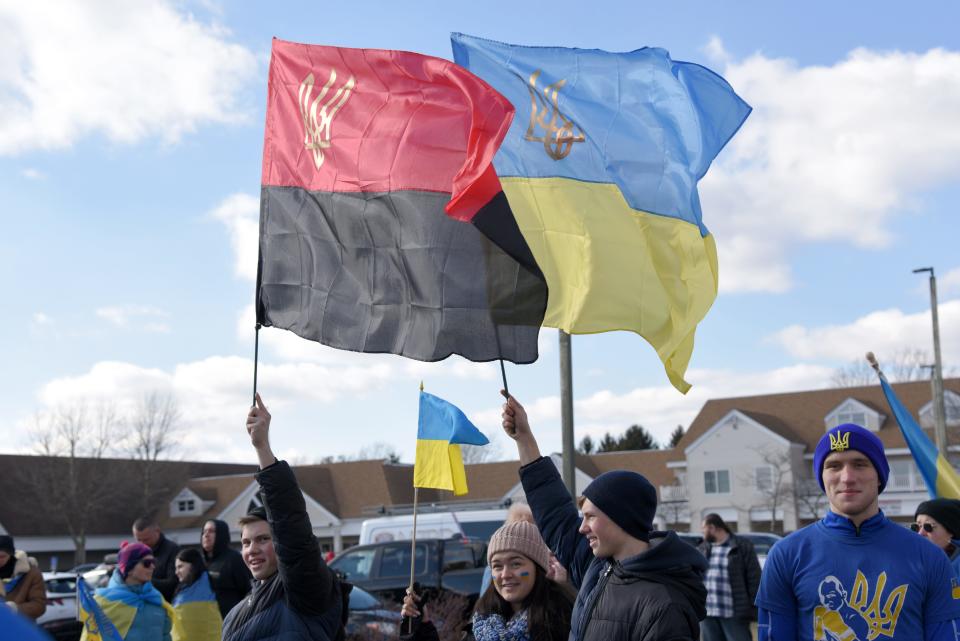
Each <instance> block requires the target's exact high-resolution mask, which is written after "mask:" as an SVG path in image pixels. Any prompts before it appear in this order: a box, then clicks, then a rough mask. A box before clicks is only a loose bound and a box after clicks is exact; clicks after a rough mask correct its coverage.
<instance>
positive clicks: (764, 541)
mask: <svg viewBox="0 0 960 641" xmlns="http://www.w3.org/2000/svg"><path fill="white" fill-rule="evenodd" d="M736 535H737V536H742V537H743V538H745V539H749V540H750V542H751V543H753V550H754V551H755V552H756V553H757V560H758V561H760V567H761V568H763V564H764V563H765V562H766V560H767V554H768V553H769V552H770V548H772V547H773V545H774V543H776V542H777V541H779V540H780V539H782V538H783V537H782V536H780V535H779V534H773V533H772V532H737V533H736ZM677 536H679V537H680V539H681V540H682V541H684V542H686V543H689V544H690V545H692V546H693V547H697V546H698V545H700V542H701V541H703V537H702V536H700V535H699V534H696V533H693V532H677Z"/></svg>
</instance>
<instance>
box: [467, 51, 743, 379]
mask: <svg viewBox="0 0 960 641" xmlns="http://www.w3.org/2000/svg"><path fill="white" fill-rule="evenodd" d="M452 42H453V58H454V61H455V62H456V63H457V64H459V65H461V66H464V67H466V68H467V69H469V70H470V71H472V72H473V73H475V74H477V75H478V76H480V77H481V78H483V79H484V80H486V81H487V82H488V83H490V85H491V86H492V87H493V88H494V89H496V90H497V91H499V92H500V93H501V94H503V95H504V96H505V97H506V98H507V100H509V101H510V102H512V103H513V105H514V106H515V107H516V109H517V112H516V117H515V118H514V119H513V123H512V124H511V126H510V129H509V130H508V132H507V135H506V137H505V138H504V140H503V144H502V145H501V146H500V150H499V151H498V152H497V155H496V156H495V157H494V161H493V162H494V166H495V167H496V170H497V174H498V175H499V176H500V183H501V185H502V186H503V192H504V194H505V195H506V196H507V200H508V201H509V202H510V208H511V210H512V211H513V214H514V216H515V217H516V220H517V224H518V226H519V227H520V231H521V232H522V234H523V236H524V239H525V240H526V243H527V245H528V246H529V247H530V250H531V251H532V252H533V256H534V258H535V259H536V262H537V265H538V266H539V267H540V269H541V270H542V271H543V274H544V277H545V278H546V280H547V287H548V290H549V295H548V299H547V311H546V315H545V316H544V320H543V324H544V325H545V326H547V327H557V328H559V329H562V330H564V331H566V332H568V333H570V334H593V333H597V332H608V331H614V330H629V331H632V332H636V333H637V334H640V335H641V336H643V338H645V339H646V340H647V342H649V343H650V344H651V345H652V346H653V347H654V349H656V350H657V355H658V356H659V357H660V360H661V361H662V362H663V366H664V369H665V370H666V373H667V376H668V378H669V379H670V382H671V383H672V384H673V385H674V387H676V388H677V389H678V390H680V391H681V392H686V391H687V390H688V389H689V387H690V385H689V384H688V383H687V382H686V381H685V380H684V378H683V377H684V373H685V372H686V369H687V365H688V364H689V362H690V357H691V354H692V353H693V339H694V332H695V330H696V327H697V323H699V322H700V321H701V320H702V319H703V317H704V316H705V315H706V313H707V310H709V309H710V306H711V305H712V304H713V301H714V299H715V298H716V295H717V274H718V271H717V269H718V267H717V250H716V245H715V244H714V239H713V236H712V235H711V234H710V232H709V231H708V230H707V227H706V225H704V223H703V217H702V215H701V209H700V197H699V195H698V193H697V182H698V181H699V180H700V179H701V178H703V176H704V175H705V174H706V173H707V169H709V167H710V163H711V162H713V159H714V158H715V157H716V156H717V154H718V153H719V152H720V150H721V149H722V148H723V147H724V145H726V143H727V141H728V140H730V138H731V137H732V136H733V135H734V134H735V133H736V131H737V130H738V129H739V128H740V125H742V124H743V122H744V120H746V118H747V116H748V115H749V113H750V106H749V105H748V104H747V103H745V102H744V101H743V100H741V99H740V97H739V96H737V94H736V93H735V92H734V90H733V88H732V87H731V86H730V85H729V84H728V83H727V81H726V80H724V79H723V78H721V77H720V76H719V75H717V74H716V73H714V72H712V71H710V70H709V69H707V68H706V67H702V66H700V65H697V64H692V63H688V62H679V61H675V60H672V59H671V58H670V55H669V54H668V53H667V51H665V50H663V49H658V48H654V47H646V48H643V49H638V50H636V51H628V52H622V53H612V52H608V51H601V50H599V49H570V48H566V47H526V46H519V45H511V44H506V43H502V42H494V41H492V40H484V39H482V38H475V37H471V36H467V35H464V34H459V33H455V34H453V35H452Z"/></svg>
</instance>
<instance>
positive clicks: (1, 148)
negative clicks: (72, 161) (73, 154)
mask: <svg viewBox="0 0 960 641" xmlns="http://www.w3.org/2000/svg"><path fill="white" fill-rule="evenodd" d="M0 60H3V61H4V64H3V65H2V69H0V113H3V114H4V118H3V120H2V122H0V155H2V154H8V155H9V154H17V153H22V152H26V151H30V150H35V149H42V150H50V149H63V148H68V147H70V146H71V145H73V144H74V143H76V142H77V141H78V140H79V139H80V138H81V137H83V136H86V135H90V134H93V133H99V134H102V135H104V136H106V137H107V138H108V139H110V140H111V141H114V142H119V143H124V144H132V143H135V142H138V141H140V140H142V139H144V138H146V137H153V136H155V137H159V138H160V139H162V140H163V141H164V142H168V143H169V142H176V141H177V140H178V139H179V138H180V137H181V136H182V135H183V134H184V133H188V132H191V131H193V130H195V129H196V128H197V127H198V126H200V125H202V124H205V123H233V122H239V121H241V120H243V119H244V118H245V117H246V114H245V113H244V109H243V107H242V105H241V104H240V102H239V99H238V95H237V94H238V91H239V90H240V89H242V88H243V87H244V85H245V84H246V83H247V82H248V81H250V80H251V79H252V78H253V77H254V74H255V71H256V66H257V63H256V59H255V56H254V54H253V53H252V52H250V51H249V50H247V49H246V48H244V47H242V46H240V45H238V44H235V43H232V42H230V34H229V33H228V32H227V31H226V30H225V29H224V28H222V27H221V26H219V25H217V24H213V23H203V22H201V21H199V20H198V19H197V17H196V16H194V15H192V14H189V13H187V12H185V11H184V10H183V9H182V8H181V7H180V6H178V3H175V2H167V1H165V0H143V1H141V2H109V1H107V0H89V1H86V2H68V3H59V4H57V6H56V8H55V9H52V8H51V7H50V6H49V5H47V4H45V3H37V2H33V3H29V2H19V3H17V2H14V3H4V5H3V7H2V8H0Z"/></svg>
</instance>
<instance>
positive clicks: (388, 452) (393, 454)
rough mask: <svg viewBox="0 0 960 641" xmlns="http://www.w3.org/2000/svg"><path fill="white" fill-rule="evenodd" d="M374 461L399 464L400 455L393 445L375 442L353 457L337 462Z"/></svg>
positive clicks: (348, 456) (344, 457)
mask: <svg viewBox="0 0 960 641" xmlns="http://www.w3.org/2000/svg"><path fill="white" fill-rule="evenodd" d="M376 459H384V460H385V461H387V462H388V463H399V462H400V453H399V452H397V448H395V447H394V446H393V445H390V444H389V443H385V442H383V441H377V442H376V443H371V444H370V445H366V446H364V447H361V448H360V451H359V452H357V453H356V454H355V455H353V456H350V455H347V456H341V457H339V460H342V461H372V460H376Z"/></svg>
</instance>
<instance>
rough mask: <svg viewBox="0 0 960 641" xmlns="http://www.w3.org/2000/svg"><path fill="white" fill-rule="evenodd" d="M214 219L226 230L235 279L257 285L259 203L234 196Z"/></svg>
mask: <svg viewBox="0 0 960 641" xmlns="http://www.w3.org/2000/svg"><path fill="white" fill-rule="evenodd" d="M211 215H212V216H213V217H214V218H215V219H217V220H219V221H220V222H222V223H223V224H224V225H226V226H227V230H228V232H229V234H230V245H231V246H232V247H233V255H234V259H235V262H234V272H235V273H236V275H237V276H240V277H241V278H244V279H246V280H249V281H250V282H256V280H257V261H258V260H259V255H260V199H259V198H257V197H256V196H251V195H250V194H242V193H238V194H232V195H230V196H227V197H226V198H224V199H223V201H222V202H221V203H220V204H219V205H217V206H216V208H215V209H214V210H213V211H212V212H211ZM251 327H253V325H251Z"/></svg>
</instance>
